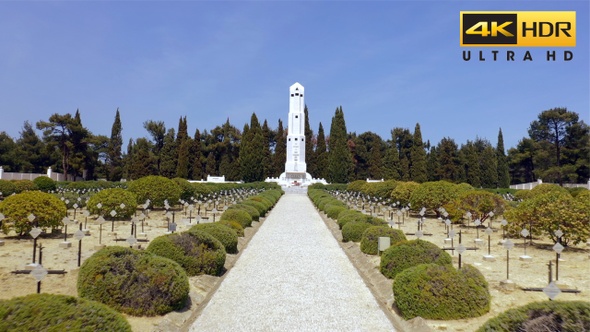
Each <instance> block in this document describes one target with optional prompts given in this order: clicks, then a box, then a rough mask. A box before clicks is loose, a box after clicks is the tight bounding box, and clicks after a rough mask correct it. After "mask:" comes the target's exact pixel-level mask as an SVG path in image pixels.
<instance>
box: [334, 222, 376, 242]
mask: <svg viewBox="0 0 590 332" xmlns="http://www.w3.org/2000/svg"><path fill="white" fill-rule="evenodd" d="M371 226H373V225H371V224H369V223H367V222H363V221H353V222H349V223H347V224H346V225H344V227H342V242H348V241H352V242H360V241H361V238H362V237H363V233H364V232H365V230H367V228H369V227H371Z"/></svg>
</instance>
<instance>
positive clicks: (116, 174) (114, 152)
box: [107, 108, 123, 181]
mask: <svg viewBox="0 0 590 332" xmlns="http://www.w3.org/2000/svg"><path fill="white" fill-rule="evenodd" d="M122 130H123V128H122V126H121V116H120V114H119V109H118V108H117V113H115V121H114V122H113V126H112V127H111V139H110V140H109V150H108V171H109V173H108V176H107V179H108V180H109V181H119V180H121V177H122V176H123V157H122V155H121V154H122V151H121V149H122V148H123V135H122Z"/></svg>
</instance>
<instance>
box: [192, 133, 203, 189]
mask: <svg viewBox="0 0 590 332" xmlns="http://www.w3.org/2000/svg"><path fill="white" fill-rule="evenodd" d="M201 144H202V143H201V132H200V131H199V129H197V130H196V131H195V136H194V139H193V144H192V147H191V162H190V165H189V167H190V168H189V177H190V178H191V179H193V180H201V179H203V162H202V158H203V150H202V147H201Z"/></svg>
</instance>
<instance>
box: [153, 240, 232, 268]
mask: <svg viewBox="0 0 590 332" xmlns="http://www.w3.org/2000/svg"><path fill="white" fill-rule="evenodd" d="M146 250H147V252H150V253H153V254H155V255H158V256H162V257H166V258H169V259H171V260H173V261H175V262H177V263H178V264H180V266H182V267H183V268H184V269H185V270H186V273H187V274H188V275H189V276H195V275H199V274H210V275H214V276H218V275H221V274H222V273H223V265H224V264H225V249H224V248H223V244H222V243H221V242H219V240H217V239H216V238H215V237H213V236H212V235H209V234H208V233H206V232H204V231H200V230H193V231H190V232H183V233H174V234H168V235H162V236H158V237H157V238H155V239H153V240H152V241H151V242H150V244H149V245H148V247H147V249H146Z"/></svg>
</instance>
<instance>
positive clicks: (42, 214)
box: [0, 191, 67, 235]
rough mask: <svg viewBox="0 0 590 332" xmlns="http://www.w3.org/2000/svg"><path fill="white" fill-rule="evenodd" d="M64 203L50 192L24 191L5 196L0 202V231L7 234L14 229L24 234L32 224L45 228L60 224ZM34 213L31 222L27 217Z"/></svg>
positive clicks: (29, 229)
mask: <svg viewBox="0 0 590 332" xmlns="http://www.w3.org/2000/svg"><path fill="white" fill-rule="evenodd" d="M66 211H67V209H66V205H65V204H64V202H62V201H60V200H59V199H58V198H57V197H55V196H53V195H52V194H48V193H44V192H40V191H25V192H23V193H20V194H16V195H11V196H9V197H6V199H4V201H2V202H0V212H1V213H2V214H4V217H5V219H4V220H3V221H2V232H3V233H4V234H8V233H9V232H10V231H11V230H14V231H15V232H16V233H17V234H18V235H24V234H26V233H28V232H30V231H31V229H33V226H34V225H38V226H39V227H40V228H43V229H47V228H53V227H59V226H61V224H62V223H61V220H62V219H63V217H65V216H66ZM30 214H33V215H35V219H34V221H33V222H30V221H29V219H28V217H29V215H30Z"/></svg>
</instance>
